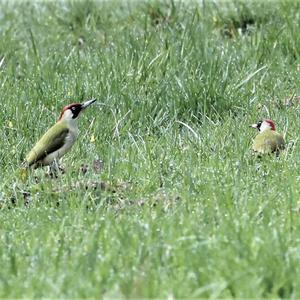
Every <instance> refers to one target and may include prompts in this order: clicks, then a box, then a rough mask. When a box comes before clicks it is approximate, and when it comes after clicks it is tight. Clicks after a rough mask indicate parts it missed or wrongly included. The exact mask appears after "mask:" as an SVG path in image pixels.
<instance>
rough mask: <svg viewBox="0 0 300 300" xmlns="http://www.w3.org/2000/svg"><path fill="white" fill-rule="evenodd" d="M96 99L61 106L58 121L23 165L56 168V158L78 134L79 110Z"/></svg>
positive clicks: (57, 158) (67, 148)
mask: <svg viewBox="0 0 300 300" xmlns="http://www.w3.org/2000/svg"><path fill="white" fill-rule="evenodd" d="M95 101H96V99H92V100H89V101H86V102H84V103H82V104H80V103H73V104H70V105H67V106H65V107H64V108H63V110H62V112H61V114H60V117H59V119H58V121H57V122H56V123H55V124H54V125H53V126H52V127H51V128H50V129H49V130H48V131H47V132H46V133H45V134H44V135H43V136H42V137H41V139H40V140H39V141H38V142H37V143H36V145H35V146H34V147H33V148H32V150H31V151H30V152H29V153H28V154H27V155H26V158H25V163H24V165H25V166H26V167H33V168H34V169H35V168H37V167H40V166H46V165H50V167H51V166H54V168H56V169H57V166H58V164H57V163H58V160H59V159H60V158H61V157H62V156H63V155H64V154H65V153H66V152H68V151H69V150H70V149H71V147H72V146H73V144H74V143H75V141H76V139H77V136H78V127H77V120H78V117H79V116H80V114H81V112H82V111H83V110H85V109H86V108H87V107H88V106H90V105H91V104H92V103H94V102H95Z"/></svg>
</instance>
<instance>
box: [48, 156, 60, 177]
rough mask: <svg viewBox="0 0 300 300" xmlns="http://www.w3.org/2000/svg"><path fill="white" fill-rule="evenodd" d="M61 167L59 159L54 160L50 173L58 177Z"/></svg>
mask: <svg viewBox="0 0 300 300" xmlns="http://www.w3.org/2000/svg"><path fill="white" fill-rule="evenodd" d="M60 170H61V169H60V167H59V163H58V160H56V159H55V160H54V161H53V162H52V164H51V165H50V170H49V175H50V177H51V178H57V177H58V173H59V172H60Z"/></svg>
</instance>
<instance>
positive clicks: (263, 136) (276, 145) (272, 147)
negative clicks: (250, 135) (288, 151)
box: [252, 130, 284, 154]
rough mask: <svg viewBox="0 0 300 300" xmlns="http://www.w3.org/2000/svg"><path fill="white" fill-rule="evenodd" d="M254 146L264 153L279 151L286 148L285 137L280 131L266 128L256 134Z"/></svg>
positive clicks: (254, 148)
mask: <svg viewBox="0 0 300 300" xmlns="http://www.w3.org/2000/svg"><path fill="white" fill-rule="evenodd" d="M252 148H253V150H254V151H256V152H259V153H263V154H264V153H273V152H279V151H280V150H283V149H284V139H283V137H282V135H281V134H279V133H278V132H275V131H271V130H265V131H264V132H262V133H260V134H258V135H257V136H256V138H255V139H254V141H253V146H252Z"/></svg>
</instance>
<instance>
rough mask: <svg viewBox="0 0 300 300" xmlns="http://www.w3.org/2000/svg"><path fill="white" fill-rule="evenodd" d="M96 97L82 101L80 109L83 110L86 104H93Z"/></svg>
mask: <svg viewBox="0 0 300 300" xmlns="http://www.w3.org/2000/svg"><path fill="white" fill-rule="evenodd" d="M96 100H97V99H96V98H93V99H91V100H88V101H86V102H84V103H82V104H81V109H82V110H84V109H86V108H87V107H88V106H90V105H91V104H93V103H94V102H95V101H96Z"/></svg>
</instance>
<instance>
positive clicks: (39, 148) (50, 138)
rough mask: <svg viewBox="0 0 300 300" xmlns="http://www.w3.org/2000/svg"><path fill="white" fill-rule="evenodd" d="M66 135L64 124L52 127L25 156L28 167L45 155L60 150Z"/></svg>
mask: <svg viewBox="0 0 300 300" xmlns="http://www.w3.org/2000/svg"><path fill="white" fill-rule="evenodd" d="M68 133H69V129H68V128H67V127H66V125H65V124H64V123H60V124H55V125H54V126H52V127H51V128H50V129H49V130H48V131H47V132H46V133H45V134H44V135H43V136H42V137H41V139H40V140H39V141H38V142H37V143H36V145H35V146H34V147H33V149H32V150H31V151H30V152H29V153H28V154H27V155H26V161H27V164H28V165H29V166H30V165H32V164H34V163H36V162H38V161H40V160H42V159H43V158H45V156H46V155H48V154H50V153H52V152H54V151H56V150H58V149H59V148H61V147H62V146H63V145H64V141H65V139H66V137H67V135H68ZM49 145H50V146H49Z"/></svg>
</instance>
